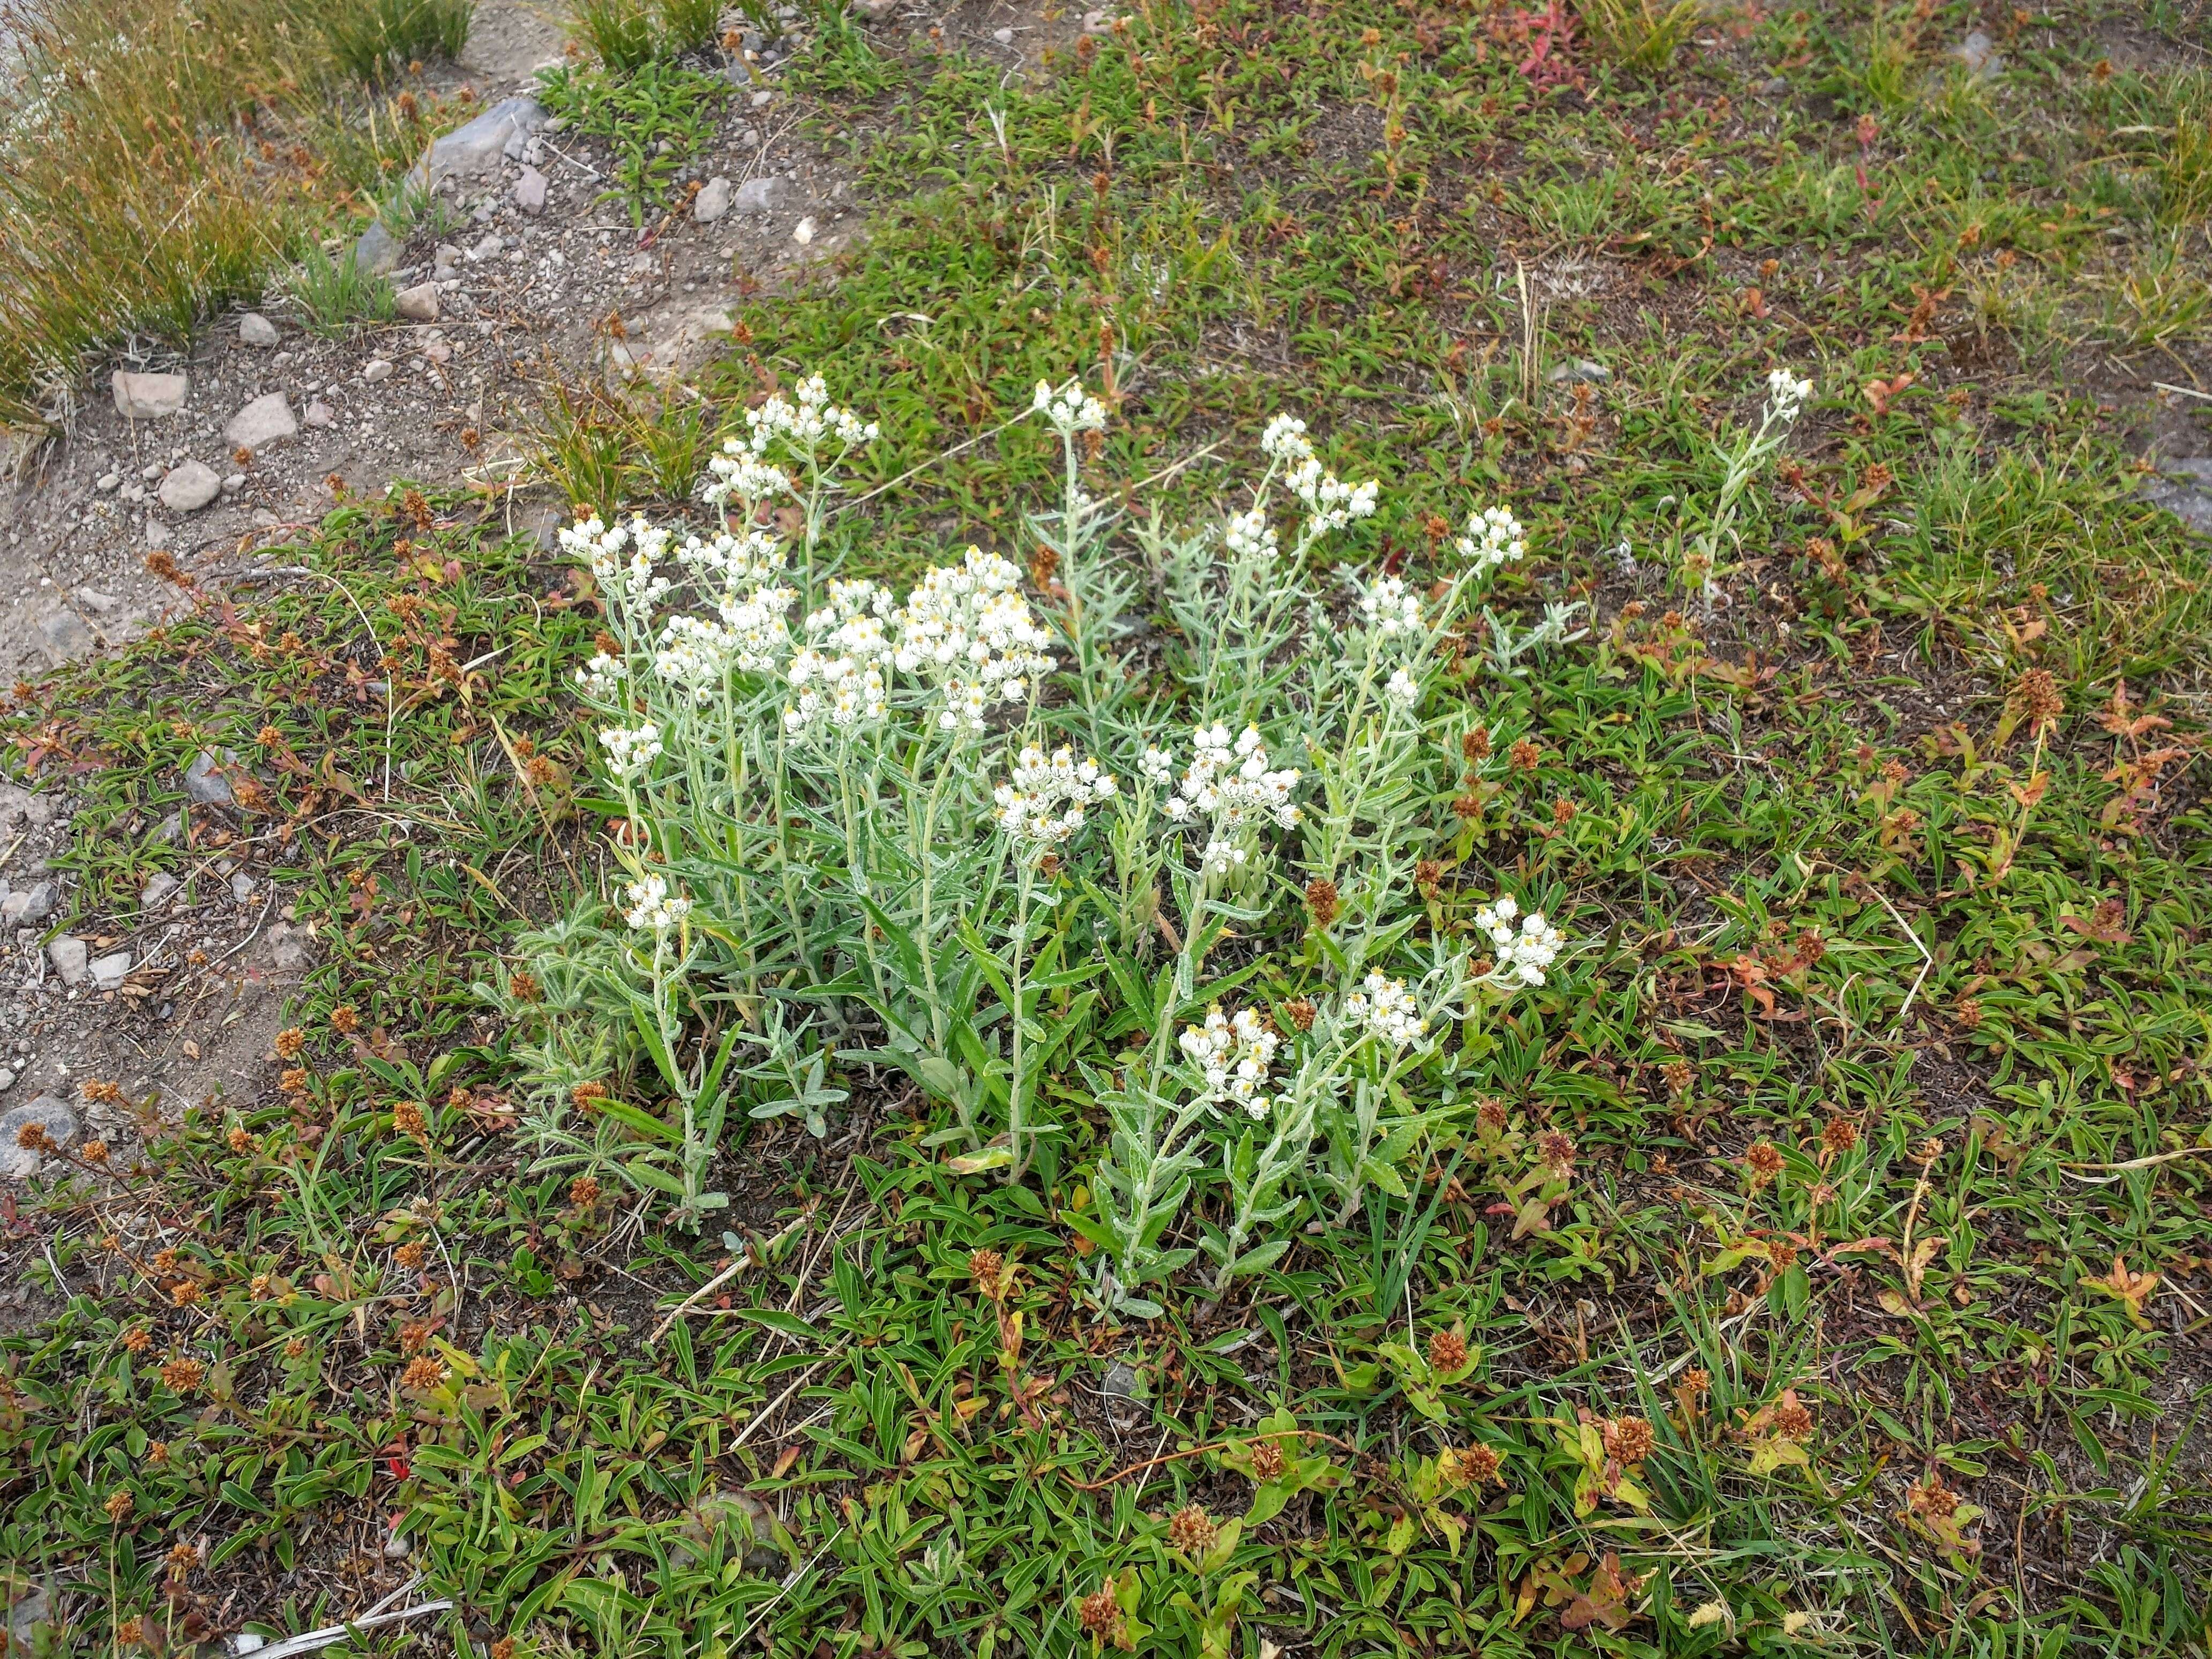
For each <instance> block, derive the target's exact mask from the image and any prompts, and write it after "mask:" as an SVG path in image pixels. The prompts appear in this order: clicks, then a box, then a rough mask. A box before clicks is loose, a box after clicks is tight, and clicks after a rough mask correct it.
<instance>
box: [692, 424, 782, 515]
mask: <svg viewBox="0 0 2212 1659" xmlns="http://www.w3.org/2000/svg"><path fill="white" fill-rule="evenodd" d="M707 471H708V472H709V473H711V474H712V475H713V476H712V477H709V478H708V480H707V481H706V482H705V483H702V485H700V487H699V498H700V499H701V500H702V501H705V502H706V503H707V504H708V506H709V507H727V506H728V505H729V504H730V502H731V501H737V502H738V505H739V506H740V507H743V508H744V512H745V514H746V516H747V517H749V518H750V516H751V514H752V512H753V509H754V508H756V507H758V506H760V504H761V503H762V502H763V501H774V500H775V498H776V497H777V496H779V495H792V494H793V493H794V490H793V485H792V482H791V474H789V473H788V472H787V471H784V470H783V469H782V468H781V467H780V466H778V465H775V463H774V462H773V461H766V460H763V459H761V457H760V455H759V454H758V453H757V451H756V450H755V449H754V448H753V447H751V446H750V444H748V443H747V442H746V441H744V439H742V438H725V439H723V440H722V453H720V455H716V456H714V457H712V458H710V459H708V462H707Z"/></svg>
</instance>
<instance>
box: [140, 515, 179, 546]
mask: <svg viewBox="0 0 2212 1659" xmlns="http://www.w3.org/2000/svg"><path fill="white" fill-rule="evenodd" d="M175 539H176V537H175V535H174V533H173V532H172V531H171V530H170V528H169V526H167V525H165V524H163V523H162V522H161V520H159V519H149V520H146V545H147V547H148V548H149V550H151V549H154V548H157V547H167V545H168V544H170V543H171V542H173V541H174V540H175Z"/></svg>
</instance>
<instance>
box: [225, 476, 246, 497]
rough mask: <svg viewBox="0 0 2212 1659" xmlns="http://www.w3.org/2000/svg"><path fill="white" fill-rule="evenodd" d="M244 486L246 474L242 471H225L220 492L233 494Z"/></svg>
mask: <svg viewBox="0 0 2212 1659" xmlns="http://www.w3.org/2000/svg"><path fill="white" fill-rule="evenodd" d="M245 488H246V475H245V474H244V473H243V472H227V473H225V474H224V475H223V479H222V493H223V494H224V495H236V494H238V492H239V491H240V490H241V489H245Z"/></svg>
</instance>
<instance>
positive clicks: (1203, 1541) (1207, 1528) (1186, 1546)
mask: <svg viewBox="0 0 2212 1659" xmlns="http://www.w3.org/2000/svg"><path fill="white" fill-rule="evenodd" d="M1215 1536H1216V1528H1215V1527H1214V1524H1213V1517H1212V1516H1210V1515H1208V1514H1207V1513H1206V1511H1205V1510H1202V1509H1200V1507H1199V1506H1198V1505H1197V1504H1184V1505H1183V1506H1182V1508H1181V1509H1179V1510H1176V1512H1175V1516H1174V1517H1173V1518H1172V1519H1171V1520H1170V1521H1169V1522H1168V1544H1169V1547H1170V1548H1173V1549H1178V1550H1181V1551H1182V1553H1184V1554H1185V1555H1191V1556H1198V1555H1203V1554H1205V1553H1206V1551H1208V1550H1210V1549H1212V1547H1213V1541H1214V1538H1215Z"/></svg>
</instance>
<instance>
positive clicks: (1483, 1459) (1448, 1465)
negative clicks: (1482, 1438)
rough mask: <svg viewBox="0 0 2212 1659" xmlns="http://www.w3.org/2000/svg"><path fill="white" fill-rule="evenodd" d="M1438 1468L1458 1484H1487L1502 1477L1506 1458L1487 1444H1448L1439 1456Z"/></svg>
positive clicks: (1445, 1477) (1453, 1482) (1455, 1484)
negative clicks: (1501, 1456) (1502, 1457)
mask: <svg viewBox="0 0 2212 1659" xmlns="http://www.w3.org/2000/svg"><path fill="white" fill-rule="evenodd" d="M1503 1468H1504V1460H1503V1459H1501V1458H1500V1457H1499V1456H1498V1454H1497V1453H1496V1452H1494V1451H1492V1450H1491V1449H1490V1448H1489V1447H1487V1446H1485V1445H1480V1444H1477V1445H1473V1446H1448V1447H1446V1448H1445V1449H1443V1451H1442V1452H1441V1453H1439V1454H1438V1455H1437V1470H1438V1472H1439V1473H1440V1474H1443V1477H1444V1479H1445V1480H1449V1481H1450V1482H1451V1483H1452V1484H1453V1485H1454V1486H1488V1485H1489V1484H1490V1483H1491V1482H1492V1481H1493V1480H1500V1479H1502V1478H1503V1477H1502V1475H1501V1474H1500V1473H1499V1472H1500V1471H1501V1470H1502V1469H1503Z"/></svg>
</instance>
